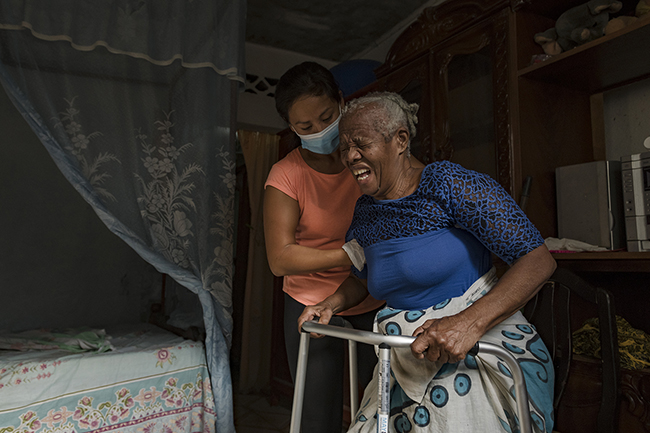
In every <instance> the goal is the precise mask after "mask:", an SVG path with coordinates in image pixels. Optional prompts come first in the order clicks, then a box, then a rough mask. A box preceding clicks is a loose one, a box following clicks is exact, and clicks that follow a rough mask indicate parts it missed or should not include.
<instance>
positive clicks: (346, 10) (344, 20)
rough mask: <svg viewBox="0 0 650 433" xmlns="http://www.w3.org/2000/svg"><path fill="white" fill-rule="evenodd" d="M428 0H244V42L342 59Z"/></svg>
mask: <svg viewBox="0 0 650 433" xmlns="http://www.w3.org/2000/svg"><path fill="white" fill-rule="evenodd" d="M428 2H429V0H326V1H325V0H248V12H247V18H246V41H247V42H251V43H255V44H259V45H264V46H270V47H274V48H280V49H284V50H288V51H293V52H297V53H300V54H305V55H309V56H313V57H318V58H321V59H327V60H331V61H335V62H342V61H344V60H348V59H350V58H353V57H354V56H355V55H357V54H359V53H361V52H363V51H364V50H366V49H367V48H369V47H372V46H373V44H374V43H375V41H377V40H379V39H380V38H381V37H382V36H384V35H385V34H386V33H388V32H389V31H390V30H392V29H393V28H394V27H395V26H397V25H398V24H400V22H401V21H403V20H405V19H406V18H408V17H409V16H410V15H411V14H413V13H414V12H415V11H416V10H417V9H419V8H420V7H421V6H423V5H425V4H426V3H428Z"/></svg>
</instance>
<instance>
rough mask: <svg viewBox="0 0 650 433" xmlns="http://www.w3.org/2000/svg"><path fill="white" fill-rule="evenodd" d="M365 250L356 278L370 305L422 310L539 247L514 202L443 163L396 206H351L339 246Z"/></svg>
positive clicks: (492, 185) (491, 184)
mask: <svg viewBox="0 0 650 433" xmlns="http://www.w3.org/2000/svg"><path fill="white" fill-rule="evenodd" d="M351 239H356V240H357V242H359V244H360V245H361V246H362V247H363V248H364V252H365V254H366V262H367V265H366V267H365V268H364V269H363V271H362V272H358V271H356V269H355V268H354V267H353V268H352V270H353V272H355V274H356V275H357V276H359V277H360V278H364V279H365V278H367V280H368V290H369V291H370V293H371V294H372V296H373V297H375V298H376V299H383V300H386V302H387V304H388V306H390V307H393V308H399V309H408V310H414V309H425V308H428V307H431V306H432V305H436V304H438V303H440V302H443V301H445V300H446V299H449V298H452V297H456V296H460V295H461V294H463V293H464V292H465V290H467V289H468V288H469V287H470V286H471V285H472V283H474V281H476V280H477V279H478V278H479V277H480V276H482V275H483V274H485V273H486V272H487V271H488V270H489V269H490V268H491V267H492V259H491V256H490V251H492V252H493V253H495V254H496V255H497V256H499V257H500V258H501V259H503V260H504V261H505V262H507V263H509V264H510V263H512V262H514V261H515V260H516V259H518V258H519V257H521V256H523V255H525V254H527V253H529V252H530V251H532V250H534V249H535V248H537V247H539V246H540V245H542V244H543V243H544V239H543V238H542V237H541V235H540V233H539V231H538V230H537V229H536V228H535V227H534V226H533V225H532V223H531V222H530V220H529V219H528V218H527V217H526V215H525V214H524V212H523V211H522V210H521V209H520V208H519V206H518V205H517V203H515V201H514V200H513V199H512V197H511V196H510V194H508V193H507V192H506V191H505V190H504V189H503V188H502V187H501V186H500V185H499V184H498V183H497V182H496V181H495V180H494V179H492V178H491V177H489V176H488V175H485V174H482V173H477V172H475V171H472V170H467V169H465V168H463V167H461V166H460V165H458V164H454V163H452V162H449V161H440V162H435V163H433V164H430V165H428V166H426V167H425V168H424V170H423V172H422V177H421V179H420V184H419V186H418V188H417V190H416V191H415V192H414V193H413V194H411V195H409V196H406V197H403V198H400V199H397V200H375V199H374V198H372V197H370V196H367V195H363V196H361V197H360V198H359V200H358V201H357V204H356V207H355V211H354V218H353V220H352V224H351V226H350V229H349V230H348V233H347V236H346V240H351Z"/></svg>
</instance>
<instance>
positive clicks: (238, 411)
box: [233, 394, 291, 433]
mask: <svg viewBox="0 0 650 433" xmlns="http://www.w3.org/2000/svg"><path fill="white" fill-rule="evenodd" d="M233 404H234V413H235V429H236V430H237V433H271V432H273V433H277V432H283V433H288V432H289V424H290V423H291V406H290V403H288V402H283V403H280V404H277V405H271V404H270V403H269V399H268V398H267V397H266V396H264V395H261V394H235V396H234V401H233Z"/></svg>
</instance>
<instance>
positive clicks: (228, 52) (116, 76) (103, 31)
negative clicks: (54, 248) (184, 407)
mask: <svg viewBox="0 0 650 433" xmlns="http://www.w3.org/2000/svg"><path fill="white" fill-rule="evenodd" d="M245 7H246V6H245V1H244V0H169V1H165V2H159V1H155V0H149V1H145V0H120V1H117V0H115V1H102V2H80V1H73V0H38V1H36V0H2V2H0V82H1V83H2V86H3V87H4V89H5V91H6V92H7V94H8V95H9V97H10V99H11V100H12V102H13V103H14V104H15V106H16V107H17V109H18V110H19V111H20V112H21V113H22V115H23V116H24V117H25V119H26V120H27V122H28V123H29V125H30V126H31V128H32V129H33V130H34V132H35V133H36V134H37V136H38V137H39V138H40V140H41V141H42V143H43V144H44V146H45V147H46V149H47V150H48V152H49V153H50V155H51V156H52V158H53V159H54V161H55V163H56V164H57V166H58V167H59V169H60V170H61V171H62V173H63V174H64V175H65V176H66V178H67V179H68V180H69V181H70V182H71V183H72V184H73V186H74V187H75V188H76V190H77V191H78V192H79V193H80V194H81V195H82V196H83V197H84V199H85V200H86V201H87V202H88V203H89V204H90V205H91V206H92V207H93V208H94V210H95V211H96V213H97V215H98V216H99V217H100V218H101V220H102V221H103V222H104V223H105V224H106V225H107V226H108V228H109V229H110V230H111V231H112V232H113V233H115V234H116V235H118V236H119V237H120V238H122V239H123V240H124V241H125V242H127V243H128V244H129V245H130V246H131V247H132V248H133V249H134V250H135V251H136V252H138V254H139V255H140V256H142V257H143V258H144V259H145V260H147V261H148V262H149V263H151V264H152V265H153V266H155V267H156V269H158V271H160V272H162V273H165V274H168V275H170V276H171V277H173V278H174V279H175V280H176V281H178V282H179V283H180V284H182V285H183V286H185V287H187V288H188V289H189V290H191V291H192V292H194V293H196V294H197V296H198V297H199V299H200V301H201V304H202V307H203V316H204V323H205V327H206V334H207V338H206V352H207V357H208V364H209V369H210V375H211V379H212V387H213V391H214V395H215V403H216V410H217V420H218V423H217V431H218V432H231V431H232V432H234V427H233V413H232V385H231V378H230V368H229V348H230V339H231V331H232V317H231V310H232V308H231V299H232V297H231V292H232V273H233V257H232V255H233V236H234V230H233V228H234V188H235V173H234V169H235V161H234V157H235V149H234V142H233V140H232V139H231V138H232V137H231V135H232V134H231V128H230V126H231V113H232V111H231V96H230V95H231V80H236V81H242V82H243V78H242V77H243V74H244V71H243V61H242V59H243V44H244V37H243V32H244V20H245Z"/></svg>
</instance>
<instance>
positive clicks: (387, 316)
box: [299, 93, 555, 433]
mask: <svg viewBox="0 0 650 433" xmlns="http://www.w3.org/2000/svg"><path fill="white" fill-rule="evenodd" d="M416 111H417V105H416V104H408V103H406V102H405V101H404V100H403V99H402V98H401V97H400V96H399V95H397V94H393V93H381V94H371V95H368V96H366V97H362V98H359V99H357V100H355V101H352V102H351V103H350V104H349V106H348V108H347V109H346V110H345V112H344V114H343V116H342V118H341V121H340V124H339V131H340V132H339V133H340V141H341V158H342V161H343V163H344V164H345V165H346V166H347V168H348V169H349V170H350V171H351V172H352V173H353V175H354V177H355V179H356V181H357V183H358V185H359V187H360V189H361V192H362V193H363V195H362V196H361V197H360V198H359V200H358V201H357V204H356V208H355V212H354V217H353V220H352V224H351V226H350V229H349V230H348V234H347V240H351V239H356V240H357V242H358V243H359V244H360V246H361V247H362V248H363V251H364V253H365V258H366V261H367V263H366V266H365V267H363V263H355V265H358V267H359V268H362V269H363V270H362V271H360V272H359V271H356V269H355V268H354V267H353V274H352V275H351V276H350V277H348V279H346V280H345V281H344V282H343V283H342V284H341V286H340V287H339V289H338V290H337V291H336V292H335V293H334V294H333V295H331V296H330V297H328V298H326V299H325V300H324V301H323V302H320V303H319V304H317V305H313V306H309V307H307V308H306V309H305V310H304V312H303V314H302V315H301V316H300V318H299V326H301V325H302V323H303V322H304V321H306V320H312V319H314V318H316V317H319V321H320V322H321V323H327V322H328V321H329V320H330V318H331V317H332V315H333V314H336V313H337V312H339V311H343V310H346V309H348V308H350V307H351V306H353V305H356V304H357V303H358V302H360V301H361V300H363V299H364V298H365V297H366V296H367V294H368V292H370V294H372V296H373V297H374V298H376V299H385V300H386V303H387V306H386V308H385V309H383V310H381V311H380V312H379V313H378V314H377V316H376V318H375V329H376V330H378V331H379V332H383V333H385V334H401V335H415V336H417V339H416V340H415V341H414V342H413V344H412V345H411V348H410V351H409V350H408V349H405V350H395V349H394V350H393V362H392V370H393V371H392V373H393V374H392V379H391V397H392V400H391V412H390V414H391V423H390V425H391V426H392V427H391V428H392V429H394V431H397V432H408V431H411V430H414V431H428V432H442V431H444V432H454V433H462V432H470V431H471V432H475V431H484V432H496V431H505V432H510V431H516V430H517V429H518V428H517V422H518V421H517V420H516V417H515V413H516V410H515V407H516V406H515V402H514V400H513V397H512V395H511V392H510V390H511V389H512V386H513V382H512V378H511V374H510V372H509V371H508V369H507V368H506V367H505V365H503V363H501V362H500V361H499V359H497V358H496V357H494V356H492V355H479V356H477V357H473V356H471V355H469V354H468V351H469V350H470V349H471V348H472V347H473V346H474V344H475V343H476V342H477V341H478V340H482V341H488V342H492V343H496V344H499V345H502V346H504V347H506V348H507V349H508V350H510V351H511V352H512V354H513V355H514V356H515V357H516V358H517V359H518V361H519V364H520V365H521V367H522V369H523V370H524V375H525V377H526V385H527V387H528V393H529V396H530V409H531V416H532V419H533V427H534V428H535V429H536V430H537V431H539V432H544V431H545V432H551V431H552V427H553V420H552V397H553V378H554V373H553V367H552V361H551V358H550V355H549V353H548V351H547V349H546V347H545V346H544V343H543V342H542V341H541V339H540V337H539V335H538V334H537V332H536V331H535V329H534V328H533V327H532V326H531V325H530V324H529V323H528V322H527V321H526V319H525V318H524V317H523V315H522V314H521V313H520V312H519V310H520V308H521V307H522V306H523V305H524V304H525V303H526V302H527V301H528V300H529V299H530V298H531V297H533V296H534V295H535V293H536V292H537V290H539V288H540V287H541V285H542V284H543V283H544V281H546V280H547V279H548V278H549V277H550V275H551V274H552V273H553V271H554V269H555V261H554V260H553V258H552V257H551V255H550V254H549V252H548V250H547V248H546V247H545V246H544V240H543V238H542V237H541V236H540V234H539V232H538V231H537V229H536V228H535V227H534V226H533V225H532V224H531V222H530V221H529V220H528V218H527V217H526V215H525V214H524V213H523V212H522V211H521V209H520V208H519V207H518V206H517V204H516V203H515V202H514V200H513V199H512V197H510V195H509V194H508V193H507V192H506V191H505V190H504V189H503V188H501V187H500V186H499V185H498V184H497V183H496V182H495V181H494V180H493V179H492V178H490V177H489V176H487V175H484V174H481V173H477V172H474V171H471V170H467V169H465V168H463V167H461V166H459V165H457V164H454V163H451V162H449V161H440V162H435V163H432V164H430V165H428V166H426V167H424V168H422V167H418V166H413V165H411V163H410V162H409V161H410V158H409V156H410V155H409V143H410V139H411V137H413V136H414V135H415V124H416V122H417V118H416V117H415V113H416ZM491 252H492V253H495V254H496V255H497V256H499V257H500V258H502V259H503V260H504V261H506V262H507V263H508V264H510V265H511V266H510V267H509V269H508V270H507V271H506V272H505V274H504V275H503V276H502V277H501V278H499V279H497V278H496V275H495V270H494V268H493V266H492V262H491V254H490V253H491ZM377 396H378V392H377V381H376V378H375V379H373V381H372V382H371V383H370V384H369V385H368V387H367V388H366V391H365V393H364V398H363V400H362V402H361V408H360V409H359V412H358V413H357V414H356V417H355V420H354V423H353V425H352V426H351V428H350V431H352V432H374V431H375V429H376V426H375V423H376V419H375V418H374V415H375V413H376V410H377ZM416 427H417V428H416Z"/></svg>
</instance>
